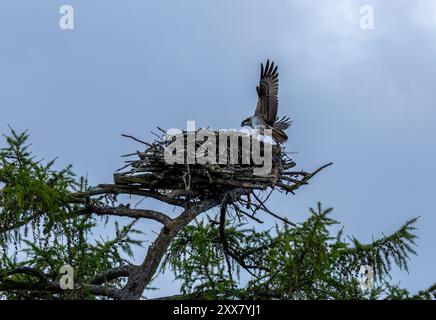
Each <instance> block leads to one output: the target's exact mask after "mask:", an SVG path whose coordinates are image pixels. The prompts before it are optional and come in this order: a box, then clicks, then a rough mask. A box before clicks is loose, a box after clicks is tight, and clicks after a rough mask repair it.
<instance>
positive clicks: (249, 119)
mask: <svg viewBox="0 0 436 320" xmlns="http://www.w3.org/2000/svg"><path fill="white" fill-rule="evenodd" d="M245 126H248V127H251V117H249V118H247V119H245V120H244V121H242V122H241V127H245Z"/></svg>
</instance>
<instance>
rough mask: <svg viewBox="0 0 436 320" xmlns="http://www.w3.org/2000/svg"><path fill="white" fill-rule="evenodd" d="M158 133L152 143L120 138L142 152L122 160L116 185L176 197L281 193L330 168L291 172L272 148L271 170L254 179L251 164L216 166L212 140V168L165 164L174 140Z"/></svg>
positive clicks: (288, 160) (282, 156)
mask: <svg viewBox="0 0 436 320" xmlns="http://www.w3.org/2000/svg"><path fill="white" fill-rule="evenodd" d="M159 130H160V131H161V134H155V135H156V137H157V138H156V139H155V141H154V142H152V143H148V142H145V141H141V140H139V139H137V138H135V137H132V136H129V135H123V136H125V137H128V138H131V139H133V140H135V141H137V142H140V143H142V144H143V145H144V146H145V150H143V151H137V152H135V153H132V154H128V155H124V156H123V157H126V158H127V160H125V163H126V164H125V166H124V167H123V168H121V169H119V170H118V171H117V172H116V173H115V174H114V182H115V184H116V185H119V186H128V187H129V188H138V189H149V190H160V191H169V192H172V193H180V195H187V194H188V193H192V194H195V195H207V194H210V193H211V192H217V191H219V192H223V191H224V192H225V191H229V190H232V189H236V188H242V189H246V190H247V191H250V190H251V191H254V190H266V189H268V188H275V189H279V190H281V191H284V192H293V191H294V190H296V189H298V188H299V187H300V186H301V185H304V184H307V182H308V180H309V179H310V178H311V177H312V176H313V175H314V174H316V173H317V172H319V171H320V170H322V169H323V168H325V167H326V166H328V165H330V164H328V165H325V166H322V167H321V168H319V169H317V170H315V171H314V172H311V173H308V172H304V171H295V170H294V169H293V168H294V167H295V166H296V164H295V162H294V161H292V159H291V158H290V155H289V153H287V152H285V150H284V148H282V147H280V146H277V145H273V146H272V170H271V172H270V174H268V175H265V176H258V175H255V174H254V172H253V170H254V169H255V168H256V167H257V166H256V165H255V164H254V163H250V164H242V163H241V162H238V163H236V164H220V163H219V161H218V156H219V140H218V138H217V140H216V148H217V150H216V151H217V152H216V154H217V161H216V162H217V163H216V164H209V163H208V164H204V165H202V164H198V163H195V164H186V163H184V164H177V163H174V164H169V163H167V162H166V161H165V157H164V151H165V148H166V147H168V146H169V145H170V144H171V143H172V142H173V141H174V139H166V138H165V133H164V131H163V130H162V129H160V128H159ZM197 132H198V131H197ZM210 132H213V133H215V134H216V136H217V137H218V132H216V131H210ZM181 135H182V136H183V139H184V141H185V146H186V141H187V132H186V131H185V132H183V133H181ZM206 141H207V139H206ZM204 142H205V141H196V142H195V144H196V147H197V148H198V147H199V146H201V145H202V144H203V143H204ZM239 143H241V141H239ZM265 143H267V142H265ZM260 147H261V149H263V148H264V143H263V142H260ZM226 149H227V150H226V151H227V152H228V154H227V157H228V158H230V154H229V153H230V148H226ZM185 150H186V148H185ZM238 150H241V148H238ZM185 156H186V151H185ZM185 159H186V158H185ZM238 159H239V160H240V159H241V154H239V155H238Z"/></svg>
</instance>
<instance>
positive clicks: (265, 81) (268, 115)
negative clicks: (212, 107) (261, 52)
mask: <svg viewBox="0 0 436 320" xmlns="http://www.w3.org/2000/svg"><path fill="white" fill-rule="evenodd" d="M256 91H257V95H258V100H257V106H256V110H255V112H254V115H252V116H251V117H249V118H247V119H245V120H244V121H242V123H241V126H249V127H251V128H253V129H260V130H264V129H271V130H272V137H273V139H274V141H275V142H276V143H278V144H283V143H285V142H286V141H287V140H288V136H287V135H286V133H285V131H284V130H286V129H287V128H288V127H289V125H290V124H291V122H290V121H289V117H283V118H281V119H279V118H278V117H277V110H278V105H279V98H278V94H279V73H278V72H277V66H274V62H271V63H270V61H269V60H267V62H266V65H265V67H264V65H263V63H261V64H260V81H259V85H258V86H256Z"/></svg>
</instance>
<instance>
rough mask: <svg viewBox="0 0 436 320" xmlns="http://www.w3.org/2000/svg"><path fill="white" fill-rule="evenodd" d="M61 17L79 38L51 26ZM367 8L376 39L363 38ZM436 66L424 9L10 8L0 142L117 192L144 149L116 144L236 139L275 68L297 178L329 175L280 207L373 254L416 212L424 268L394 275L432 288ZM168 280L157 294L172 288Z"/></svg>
mask: <svg viewBox="0 0 436 320" xmlns="http://www.w3.org/2000/svg"><path fill="white" fill-rule="evenodd" d="M63 4H70V5H72V6H73V7H74V9H75V30H73V31H62V30H60V28H59V27H58V20H59V7H60V6H61V5H63ZM362 4H370V5H373V6H374V9H375V29H374V30H372V31H363V30H361V29H360V28H359V7H360V6H361V5H362ZM435 57H436V1H431V0H422V1H407V0H396V1H389V0H388V1H380V0H379V1H376V0H371V1H370V0H367V1H360V0H359V1H357V0H356V1H346V0H335V1H334V0H328V1H327V0H325V1H320V0H311V1H308V0H304V1H291V0H287V1H284V0H282V1H279V0H269V1H259V0H236V1H235V0H220V1H203V0H195V1H194V0H184V1H165V0H160V1H140V0H135V1H132V0H128V1H115V0H113V1H109V0H94V1H89V0H70V1H53V0H51V1H48V0H38V1H35V0H28V1H22V0H14V1H2V2H1V3H0V108H1V109H0V110H1V118H0V131H1V132H6V131H7V125H8V124H9V125H11V126H13V127H14V128H16V129H19V130H23V129H26V128H29V129H30V132H31V138H32V143H33V150H34V151H35V152H36V154H38V155H40V156H45V157H47V158H53V157H56V156H58V157H59V164H61V165H64V164H67V163H72V164H73V165H74V167H75V169H76V172H77V173H78V174H86V173H88V175H89V178H90V180H91V182H92V183H103V182H111V177H112V172H113V171H114V170H115V169H117V168H119V167H120V166H121V159H120V158H119V155H121V154H124V153H128V152H130V151H132V150H135V148H136V147H137V146H136V145H134V144H131V143H130V142H128V141H125V140H123V139H122V138H121V137H120V133H131V134H134V135H135V136H138V137H142V138H149V139H151V138H152V136H151V135H150V131H151V130H153V128H154V127H155V126H160V127H163V128H173V127H174V128H180V127H181V128H183V127H184V126H185V125H186V120H196V121H197V124H199V125H201V126H210V127H212V128H232V127H237V126H238V125H239V124H240V122H241V120H242V119H244V118H246V117H247V116H248V115H250V114H251V113H252V111H253V109H254V105H255V102H256V92H255V85H256V82H257V81H258V72H259V69H258V68H259V63H260V61H263V60H266V58H271V59H274V60H275V61H276V62H277V64H278V65H279V72H280V81H281V82H280V107H279V113H280V114H281V115H284V114H287V115H290V116H291V118H292V119H293V120H294V124H293V126H292V127H291V128H290V129H289V131H288V133H289V136H290V139H289V142H288V145H287V147H288V150H290V151H295V152H298V153H297V154H295V160H296V161H297V163H298V165H299V167H300V168H304V169H307V170H310V169H313V168H315V167H316V166H318V165H321V164H324V163H327V162H330V161H333V162H334V163H335V164H334V167H331V168H329V169H328V170H327V171H326V172H324V173H322V174H320V175H319V176H318V177H316V178H315V179H314V180H313V181H312V183H311V185H310V186H308V187H306V188H304V189H302V190H300V192H298V193H297V195H296V196H292V197H289V196H287V197H284V196H281V195H276V196H275V197H274V198H273V199H272V200H271V207H272V208H273V209H274V210H275V211H276V212H277V213H279V214H281V215H285V216H287V217H288V218H289V219H291V220H298V221H300V220H302V219H303V218H305V217H306V216H307V207H309V206H313V205H315V204H316V202H317V201H321V202H322V203H323V204H324V205H325V206H333V207H335V212H334V218H336V219H338V220H339V221H341V222H343V224H344V225H345V231H346V232H347V233H349V234H353V235H355V236H357V237H358V238H360V239H361V240H367V241H368V240H370V239H371V237H372V236H374V237H377V236H380V235H381V234H382V232H384V233H389V232H392V231H393V230H394V229H395V228H397V227H399V226H400V225H401V224H402V223H404V222H405V221H406V220H407V219H409V218H411V217H414V216H417V215H421V219H420V221H419V224H418V227H419V230H418V235H419V237H420V239H419V240H418V244H419V247H418V254H419V255H418V256H417V257H414V258H413V261H412V262H411V264H410V274H409V275H408V274H406V273H399V272H395V273H394V280H395V281H401V282H402V284H403V285H405V286H406V287H407V288H410V289H411V290H413V291H415V290H418V289H422V288H425V287H427V286H429V285H431V284H432V283H433V282H434V281H436V267H435V265H436V250H435V244H436V234H435V231H434V229H435V226H436V217H435V213H436V212H435V206H434V204H433V199H434V198H435V187H434V181H435V180H436V168H435V167H436V144H435V137H436V126H435V122H436V105H435V89H434V85H435V83H436V61H435ZM270 223H272V221H270ZM147 227H150V226H149V225H147ZM152 227H153V228H154V230H156V231H157V230H158V225H152ZM153 228H152V230H153ZM147 231H149V233H151V232H150V230H147ZM169 278H170V276H169V275H167V274H166V275H164V276H163V277H160V278H158V279H157V280H156V281H155V283H154V285H155V286H158V287H160V288H161V289H162V291H161V293H159V294H165V293H172V292H175V290H176V289H177V288H176V287H177V285H175V284H173V283H171V282H169ZM152 295H155V294H154V293H153V294H152Z"/></svg>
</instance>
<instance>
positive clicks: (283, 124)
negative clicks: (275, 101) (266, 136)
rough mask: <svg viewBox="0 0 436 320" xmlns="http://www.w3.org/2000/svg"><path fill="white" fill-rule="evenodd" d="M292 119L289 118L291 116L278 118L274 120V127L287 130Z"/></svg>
mask: <svg viewBox="0 0 436 320" xmlns="http://www.w3.org/2000/svg"><path fill="white" fill-rule="evenodd" d="M291 123H292V121H291V120H290V119H289V117H286V116H285V117H282V118H281V119H279V118H277V119H276V121H275V122H274V125H273V127H274V128H276V129H280V130H286V129H288V128H289V126H290V125H291Z"/></svg>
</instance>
